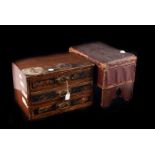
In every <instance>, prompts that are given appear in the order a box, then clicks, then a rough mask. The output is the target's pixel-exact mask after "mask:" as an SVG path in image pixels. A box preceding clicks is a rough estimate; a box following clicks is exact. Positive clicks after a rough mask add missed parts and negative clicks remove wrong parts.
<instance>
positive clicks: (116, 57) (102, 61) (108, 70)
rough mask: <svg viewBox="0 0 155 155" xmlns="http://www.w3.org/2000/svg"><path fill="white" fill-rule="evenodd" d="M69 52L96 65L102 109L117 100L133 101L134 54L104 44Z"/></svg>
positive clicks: (100, 43) (98, 43)
mask: <svg viewBox="0 0 155 155" xmlns="http://www.w3.org/2000/svg"><path fill="white" fill-rule="evenodd" d="M69 52H70V53H75V54H77V55H81V56H82V57H85V58H86V59H88V60H91V61H92V62H93V63H95V64H96V66H97V86H98V87H99V88H100V89H101V92H102V93H101V106H102V107H108V106H109V105H111V104H112V103H113V101H114V100H117V99H123V100H124V101H129V100H130V99H131V97H132V92H133V84H134V80H135V70H136V60H137V57H136V56H135V55H134V54H132V53H128V52H126V51H124V50H120V49H116V48H113V47H111V46H109V45H106V44H104V43H102V42H95V43H88V44H83V45H78V46H74V47H70V49H69Z"/></svg>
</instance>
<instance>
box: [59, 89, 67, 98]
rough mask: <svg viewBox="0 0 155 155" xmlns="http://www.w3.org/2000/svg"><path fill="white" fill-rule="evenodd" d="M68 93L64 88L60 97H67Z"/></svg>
mask: <svg viewBox="0 0 155 155" xmlns="http://www.w3.org/2000/svg"><path fill="white" fill-rule="evenodd" d="M66 93H67V91H66V90H62V91H59V93H58V94H59V96H60V97H65V95H66Z"/></svg>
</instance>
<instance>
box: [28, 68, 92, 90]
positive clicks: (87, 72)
mask: <svg viewBox="0 0 155 155" xmlns="http://www.w3.org/2000/svg"><path fill="white" fill-rule="evenodd" d="M92 79H93V68H92V67H89V68H85V69H78V70H77V69H76V70H75V69H74V70H68V71H61V72H53V73H50V74H47V75H42V76H36V77H31V78H30V79H28V83H29V86H28V87H29V89H30V91H31V92H32V91H38V90H41V89H48V88H51V87H52V88H54V87H58V86H61V85H64V84H65V82H66V80H67V81H68V82H69V83H70V84H72V83H76V82H80V81H81V82H82V81H87V80H92Z"/></svg>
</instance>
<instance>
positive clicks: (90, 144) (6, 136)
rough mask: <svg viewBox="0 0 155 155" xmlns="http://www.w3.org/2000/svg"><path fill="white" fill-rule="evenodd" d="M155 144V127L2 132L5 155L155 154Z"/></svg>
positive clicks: (1, 139) (0, 152) (1, 143)
mask: <svg viewBox="0 0 155 155" xmlns="http://www.w3.org/2000/svg"><path fill="white" fill-rule="evenodd" d="M86 123H87V122H86ZM154 144H155V130H1V131H0V146H1V149H0V154H1V155H21V154H22V155H154V154H155V147H154Z"/></svg>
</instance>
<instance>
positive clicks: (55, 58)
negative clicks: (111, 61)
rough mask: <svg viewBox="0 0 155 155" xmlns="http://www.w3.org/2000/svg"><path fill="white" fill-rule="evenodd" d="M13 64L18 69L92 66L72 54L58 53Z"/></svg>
mask: <svg viewBox="0 0 155 155" xmlns="http://www.w3.org/2000/svg"><path fill="white" fill-rule="evenodd" d="M15 64H16V65H17V66H18V67H19V69H21V70H22V69H24V68H30V67H43V68H44V67H45V68H46V67H53V66H56V65H61V64H73V65H72V68H74V66H75V67H77V66H78V65H84V66H87V65H88V66H89V65H94V64H93V63H91V62H90V61H88V60H86V59H85V58H83V57H80V56H78V55H75V54H72V53H60V54H53V55H47V56H39V57H33V58H27V59H22V60H18V61H16V62H15Z"/></svg>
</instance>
